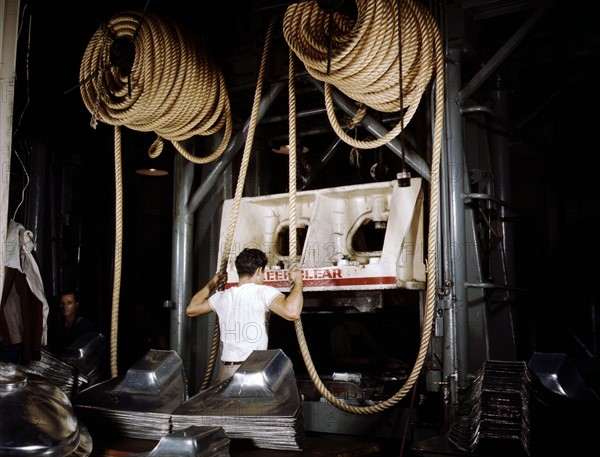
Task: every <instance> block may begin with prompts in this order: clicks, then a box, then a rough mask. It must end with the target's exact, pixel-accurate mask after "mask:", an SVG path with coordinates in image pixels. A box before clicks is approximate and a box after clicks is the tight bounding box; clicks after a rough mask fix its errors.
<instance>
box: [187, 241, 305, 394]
mask: <svg viewBox="0 0 600 457" xmlns="http://www.w3.org/2000/svg"><path fill="white" fill-rule="evenodd" d="M267 263H268V259H267V255H266V254H265V253H264V252H263V251H261V250H260V249H253V248H246V249H244V250H243V251H242V252H240V254H239V255H238V256H237V257H236V260H235V268H236V270H237V273H238V277H239V282H238V284H237V286H235V287H231V288H229V289H227V290H222V291H218V292H216V293H214V294H213V295H212V296H211V293H212V292H213V291H214V290H215V289H217V288H218V287H219V285H220V284H221V283H223V284H224V283H225V282H227V275H226V273H221V272H218V273H217V274H215V275H214V276H213V277H212V278H211V280H210V281H208V283H207V284H206V285H205V286H204V287H203V288H202V289H200V290H199V291H198V292H197V293H196V294H195V295H194V296H193V297H192V299H191V301H190V303H189V305H188V306H187V308H186V314H187V315H188V316H190V317H195V316H199V315H201V314H207V313H209V312H211V311H214V312H216V313H217V316H218V318H219V325H220V327H219V330H220V338H221V364H220V366H219V369H218V372H217V379H216V382H221V381H224V380H225V379H228V378H230V377H231V376H233V374H234V373H235V372H236V371H237V369H238V368H239V366H240V365H241V364H242V362H244V361H245V360H246V358H247V357H248V356H249V355H250V354H251V353H252V351H255V350H265V349H267V347H268V343H269V337H268V330H267V329H268V323H269V316H270V313H271V312H274V313H275V314H278V315H279V316H281V317H283V318H284V319H286V320H289V321H294V320H296V319H298V318H299V317H300V314H301V312H302V306H303V304H304V298H303V295H302V271H301V270H299V269H294V270H292V271H290V280H291V287H290V293H289V294H288V296H287V297H286V296H285V295H284V294H283V293H281V292H280V291H279V290H277V289H276V288H274V287H271V286H267V285H265V284H264V280H265V267H266V266H267Z"/></svg>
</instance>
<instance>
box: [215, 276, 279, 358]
mask: <svg viewBox="0 0 600 457" xmlns="http://www.w3.org/2000/svg"><path fill="white" fill-rule="evenodd" d="M277 295H283V294H282V293H281V292H279V291H278V290H277V289H275V288H274V287H271V286H265V285H262V284H254V283H246V284H243V285H241V286H236V287H232V288H230V289H227V290H223V291H219V292H217V293H216V294H214V295H212V296H211V297H210V298H209V299H208V304H209V305H210V307H211V308H212V309H213V311H214V312H216V313H217V315H218V316H219V330H220V333H221V344H222V349H221V360H222V361H224V362H242V361H244V360H246V358H247V357H248V356H249V355H250V354H251V353H252V351H254V350H265V349H267V346H268V343H269V336H268V333H267V328H268V322H269V314H270V310H269V304H270V303H271V301H273V299H274V298H275V297H276V296H277Z"/></svg>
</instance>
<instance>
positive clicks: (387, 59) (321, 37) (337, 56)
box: [283, 0, 441, 149]
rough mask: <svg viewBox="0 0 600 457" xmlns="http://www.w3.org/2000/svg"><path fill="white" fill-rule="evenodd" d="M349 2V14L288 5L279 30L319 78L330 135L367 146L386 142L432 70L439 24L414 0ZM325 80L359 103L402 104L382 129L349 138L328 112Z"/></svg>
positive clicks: (386, 107)
mask: <svg viewBox="0 0 600 457" xmlns="http://www.w3.org/2000/svg"><path fill="white" fill-rule="evenodd" d="M355 4H356V7H357V15H356V19H354V18H352V17H350V16H348V15H347V14H344V13H342V12H340V11H334V12H327V11H325V10H324V9H322V8H321V7H320V6H319V5H318V4H317V1H316V0H312V1H306V2H298V3H295V4H293V5H290V6H289V7H288V8H287V10H286V12H285V16H284V20H283V35H284V37H285V39H286V41H287V43H288V45H289V47H290V48H291V49H292V50H293V51H294V52H295V54H296V55H297V56H298V58H299V59H300V60H301V61H302V62H303V63H304V66H305V67H306V70H307V72H308V73H309V74H310V75H311V76H313V77H314V78H315V79H317V80H319V81H322V82H323V83H324V86H325V90H324V92H325V105H326V110H327V115H328V117H329V121H330V123H331V127H332V128H333V129H334V131H335V132H336V133H337V135H338V136H339V137H340V138H341V139H342V140H343V141H344V142H345V143H347V144H349V145H351V146H353V147H356V148H361V149H372V148H377V147H380V146H383V145H385V144H386V143H388V142H390V141H391V140H392V139H393V138H395V137H396V136H398V134H399V133H401V132H402V129H403V128H404V127H406V125H407V124H408V123H409V122H410V120H411V119H412V117H413V115H414V113H415V111H416V110H417V108H418V106H419V101H420V99H421V97H422V95H423V93H424V91H425V90H426V89H427V87H428V86H429V83H430V82H431V80H432V77H433V75H434V73H435V67H436V59H439V58H441V57H440V55H438V54H436V46H435V40H436V36H437V34H438V33H439V32H438V27H437V23H436V22H435V19H434V18H433V16H432V15H431V13H430V12H429V10H427V9H426V8H425V7H424V6H423V5H422V4H421V3H419V2H418V1H415V0H401V1H398V0H355ZM399 9H400V12H399ZM330 21H331V22H330ZM400 38H401V39H400ZM399 43H400V46H399ZM399 50H400V52H399ZM400 59H401V60H400ZM400 69H402V75H400ZM400 84H402V87H400ZM332 85H333V86H334V87H336V88H337V89H338V90H339V91H340V92H342V93H343V94H345V95H346V96H348V97H350V98H351V99H353V100H356V101H358V102H360V103H361V104H362V105H363V108H365V107H369V108H372V109H374V110H377V111H381V112H396V111H401V110H402V109H403V108H404V109H405V110H404V112H403V113H402V115H401V117H400V121H399V123H398V124H397V125H396V126H395V127H394V129H392V130H391V131H390V132H389V133H388V134H386V135H385V136H383V137H381V138H378V139H376V140H371V141H364V140H358V139H355V138H352V137H351V136H350V135H348V134H347V133H346V132H345V130H344V129H343V128H342V126H341V125H340V123H339V122H338V120H337V118H336V115H335V112H334V107H333V102H332V97H331V86H332ZM400 94H402V96H401V95H400ZM365 111H366V110H365V109H362V110H359V113H357V116H358V117H359V118H358V119H354V120H353V121H352V124H354V125H356V124H357V123H358V122H360V119H361V117H360V116H364V114H365Z"/></svg>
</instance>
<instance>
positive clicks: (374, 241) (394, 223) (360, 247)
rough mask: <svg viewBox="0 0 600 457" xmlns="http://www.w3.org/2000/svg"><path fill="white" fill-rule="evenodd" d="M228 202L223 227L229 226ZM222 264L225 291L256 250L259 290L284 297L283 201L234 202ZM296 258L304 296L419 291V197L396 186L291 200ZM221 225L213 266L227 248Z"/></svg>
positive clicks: (415, 189) (415, 182)
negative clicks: (261, 266)
mask: <svg viewBox="0 0 600 457" xmlns="http://www.w3.org/2000/svg"><path fill="white" fill-rule="evenodd" d="M232 204H233V200H226V201H225V202H224V206H223V216H222V219H221V220H222V221H228V220H229V219H230V214H231V209H232ZM238 221H240V222H239V223H238V224H237V225H236V228H235V233H234V237H233V242H232V245H231V246H232V247H231V251H230V253H229V260H228V264H227V274H228V283H227V286H226V287H231V286H232V285H235V284H236V283H237V282H238V276H237V273H236V270H235V264H234V262H235V257H236V256H237V254H238V253H239V252H240V251H241V250H242V249H244V248H246V247H255V248H259V249H262V250H263V251H265V252H266V253H267V256H268V258H269V264H268V266H267V271H266V275H265V283H266V284H269V285H272V286H274V287H277V288H278V289H280V290H282V291H286V290H289V277H288V270H287V269H288V268H289V265H290V256H289V253H288V250H289V247H288V239H289V238H288V235H289V196H288V194H276V195H268V196H261V197H247V198H243V199H242V200H241V202H240V206H239V210H238ZM296 225H297V234H298V235H297V239H298V253H297V256H298V257H296V259H293V258H292V259H291V260H296V265H297V266H298V267H300V268H302V270H303V276H304V278H303V279H304V281H303V283H304V290H305V291H325V290H369V289H391V288H405V289H424V288H425V265H424V261H423V258H424V251H425V247H424V244H423V190H422V180H421V178H412V179H411V185H410V187H398V184H397V182H396V181H388V182H378V183H369V184H360V185H351V186H343V187H335V188H328V189H319V190H312V191H304V192H298V193H297V194H296ZM226 233H227V225H226V224H222V226H221V233H220V240H221V245H220V250H219V261H218V265H221V256H222V255H223V252H222V251H223V247H224V246H225V237H226Z"/></svg>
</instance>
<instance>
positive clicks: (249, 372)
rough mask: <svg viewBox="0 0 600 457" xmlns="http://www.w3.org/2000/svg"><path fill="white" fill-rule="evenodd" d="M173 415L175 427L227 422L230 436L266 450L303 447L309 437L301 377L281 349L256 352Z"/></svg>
mask: <svg viewBox="0 0 600 457" xmlns="http://www.w3.org/2000/svg"><path fill="white" fill-rule="evenodd" d="M171 420H172V422H173V430H182V429H185V428H187V427H190V426H194V425H198V426H222V427H223V429H224V430H225V433H226V435H227V436H228V437H229V438H231V439H243V440H244V441H246V442H250V443H252V444H253V445H254V446H255V447H257V448H263V449H285V450H294V451H299V450H302V448H303V446H304V442H305V434H304V418H303V415H302V402H301V398H300V392H299V390H298V386H297V385H296V376H295V374H294V370H293V366H292V363H291V361H290V359H289V358H288V357H287V356H286V355H285V354H284V353H283V352H282V351H281V350H280V349H272V350H271V349H270V350H264V351H254V352H253V353H252V354H251V355H250V356H249V357H248V358H247V359H246V361H245V362H244V363H242V365H240V368H239V369H238V370H237V372H236V373H235V374H234V375H233V376H232V377H231V378H229V379H228V380H225V381H223V382H221V383H219V384H216V385H214V386H212V387H211V388H209V389H207V390H205V391H203V392H200V393H198V394H196V395H195V396H193V397H191V398H190V399H189V400H187V401H186V402H184V403H183V404H182V405H181V406H180V407H179V408H177V409H176V410H175V411H174V412H173V414H172V416H171Z"/></svg>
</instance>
